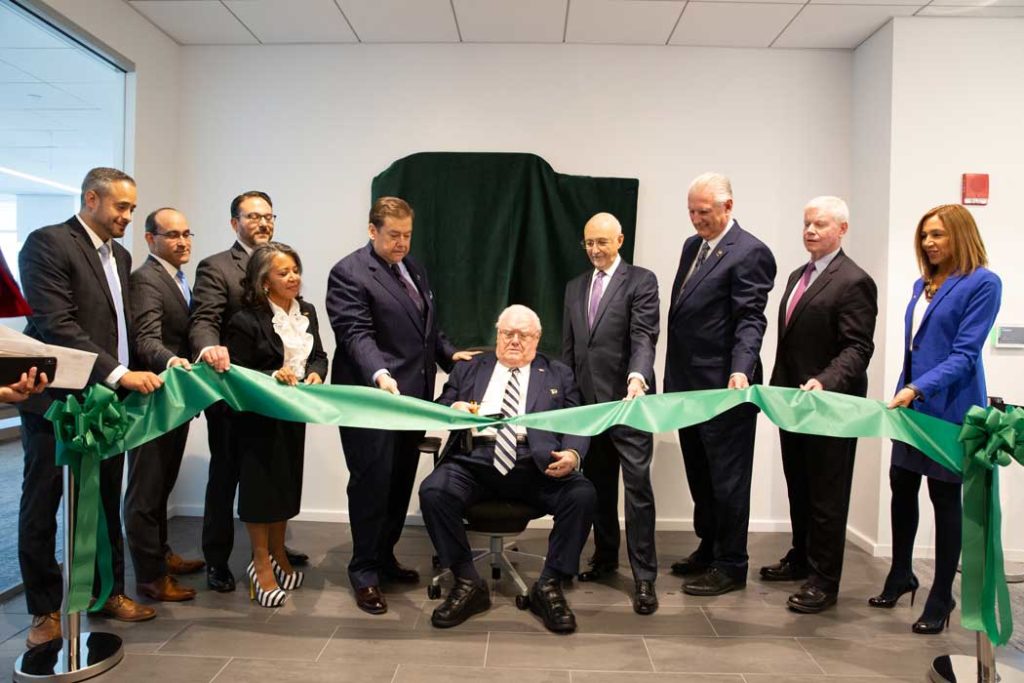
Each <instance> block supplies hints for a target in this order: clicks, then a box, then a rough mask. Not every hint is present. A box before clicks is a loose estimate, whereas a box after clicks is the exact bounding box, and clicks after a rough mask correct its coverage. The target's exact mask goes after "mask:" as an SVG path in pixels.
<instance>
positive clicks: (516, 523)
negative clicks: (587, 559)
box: [420, 436, 547, 609]
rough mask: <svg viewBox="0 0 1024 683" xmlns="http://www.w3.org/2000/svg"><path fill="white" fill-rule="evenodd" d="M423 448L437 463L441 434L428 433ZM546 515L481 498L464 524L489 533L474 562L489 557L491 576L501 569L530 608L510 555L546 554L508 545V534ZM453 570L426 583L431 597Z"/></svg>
mask: <svg viewBox="0 0 1024 683" xmlns="http://www.w3.org/2000/svg"><path fill="white" fill-rule="evenodd" d="M420 452H422V453H429V454H431V455H432V456H433V458H434V463H435V464H437V457H438V455H439V453H440V452H441V439H440V437H435V436H431V437H426V438H424V439H423V441H422V442H421V443H420ZM543 516H544V513H543V512H541V511H540V510H538V509H536V508H534V507H532V506H530V505H527V504H525V503H522V502H519V501H507V500H482V501H480V502H478V503H474V504H473V505H470V506H469V507H468V508H466V512H465V525H466V531H469V532H471V533H477V534H483V535H485V536H487V537H488V540H489V547H488V548H473V562H479V561H480V560H484V559H489V560H490V565H491V578H492V579H494V580H495V581H497V580H500V579H501V576H502V571H504V572H505V575H506V576H508V577H509V578H510V579H512V581H513V583H515V585H516V588H517V590H518V592H517V594H516V607H518V608H519V609H527V608H528V607H529V606H530V603H529V596H530V589H529V587H528V586H527V585H526V582H525V581H523V577H521V576H520V575H519V572H518V571H516V568H515V566H514V565H513V564H512V560H511V559H510V558H509V555H515V556H517V557H528V558H533V559H536V560H540V562H541V563H543V562H544V560H545V559H547V558H545V557H544V556H543V555H536V554H533V553H526V552H522V551H521V550H519V548H518V547H517V546H516V545H515V544H514V542H511V544H510V545H509V547H506V541H505V538H506V537H508V536H518V535H519V534H521V533H522V532H523V531H525V530H526V527H527V526H528V525H529V523H530V520H534V519H539V518H541V517H543ZM434 567H435V568H440V562H439V561H438V558H437V556H436V555H435V556H434ZM449 574H451V570H449V569H445V570H443V571H440V572H438V573H436V574H434V577H433V579H431V581H430V585H429V586H427V597H428V598H430V599H431V600H438V599H440V597H441V580H442V579H443V578H444V577H445V576H447V575H449Z"/></svg>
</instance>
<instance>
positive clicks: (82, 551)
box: [47, 364, 1024, 643]
mask: <svg viewBox="0 0 1024 683" xmlns="http://www.w3.org/2000/svg"><path fill="white" fill-rule="evenodd" d="M163 379H164V386H163V388H162V389H161V390H160V391H157V392H155V393H153V394H149V395H146V396H144V395H142V394H137V393H133V394H130V395H129V396H128V397H127V398H126V399H125V400H124V401H123V402H119V401H117V399H116V397H115V396H114V395H113V392H111V391H110V390H109V389H106V388H105V387H102V386H98V385H96V386H93V387H91V388H90V389H89V390H88V391H87V392H86V393H85V401H84V404H82V405H79V403H78V401H76V400H75V399H74V397H69V398H68V400H67V402H66V403H64V404H61V403H55V404H54V405H53V406H52V407H51V409H50V411H49V412H48V413H47V417H49V418H50V419H51V420H53V421H54V423H55V430H56V434H57V440H58V461H57V462H58V464H69V465H71V466H72V469H73V470H74V471H75V475H76V478H77V479H78V481H79V487H80V489H79V504H78V510H79V514H78V523H77V526H76V529H75V539H76V541H75V553H74V562H73V572H72V573H73V579H72V588H73V591H72V594H71V596H70V597H69V601H68V606H67V609H68V611H69V612H74V611H79V610H81V609H85V608H86V607H87V606H88V604H89V591H90V589H91V586H92V579H93V573H94V570H95V565H96V564H97V563H94V562H93V561H92V558H99V562H98V565H99V569H100V576H101V585H102V586H109V585H112V583H113V581H112V570H111V567H110V561H109V552H110V549H109V539H108V537H107V534H106V525H105V523H101V522H102V520H103V518H102V505H101V504H100V500H99V462H100V461H101V460H102V459H103V458H106V457H110V456H111V455H114V454H117V453H122V452H124V451H125V450H129V449H132V448H136V447H138V446H140V445H142V444H144V443H146V442H147V441H150V440H152V439H154V438H156V437H158V436H160V435H161V434H165V433H167V432H169V431H171V430H172V429H174V428H175V427H177V426H179V425H181V424H184V423H185V422H187V421H189V420H191V419H192V418H193V417H195V415H197V414H198V413H199V412H200V411H202V410H203V409H205V408H206V407H208V406H210V405H211V404H213V403H215V402H217V401H221V400H223V401H225V402H226V403H227V404H228V405H229V406H230V407H231V408H232V409H234V410H236V411H249V412H255V413H259V414H261V415H266V416H268V417H273V418H277V419H280V420H289V421H293V422H307V423H316V424H330V425H340V426H345V427H363V428H371V429H400V430H410V431H419V430H449V429H461V428H467V427H484V426H488V425H495V424H500V423H501V422H504V421H506V420H495V419H492V418H487V417H483V416H478V415H471V414H469V413H465V412H461V411H457V410H453V409H451V408H448V407H445V406H441V405H437V404H435V403H431V402H429V401H423V400H420V399H416V398H411V397H408V396H393V395H391V394H388V393H386V392H383V391H380V390H378V389H374V388H371V387H360V386H338V385H317V386H309V385H298V386H295V387H290V386H286V385H282V384H280V383H278V382H277V381H275V380H273V379H272V378H270V377H269V376H268V375H265V374H262V373H259V372H255V371H252V370H247V369H245V368H242V367H238V366H232V369H231V370H230V371H228V372H225V373H217V372H214V370H213V369H212V368H211V367H209V366H207V365H205V364H200V365H196V366H194V367H193V369H192V371H191V372H189V371H186V370H182V369H181V368H172V369H170V370H168V371H167V372H165V373H164V374H163ZM743 403H753V404H754V405H756V406H758V407H759V408H760V409H761V410H762V411H763V412H764V414H765V415H766V416H767V417H768V419H770V420H771V421H772V422H773V423H775V424H776V425H778V426H779V427H780V428H782V429H785V430H788V431H792V432H799V433H803V434H819V435H825V436H840V437H886V438H890V439H894V440H897V441H902V442H904V443H907V444H910V445H911V446H914V447H915V448H917V449H918V450H920V451H921V452H923V453H924V454H925V455H927V456H928V457H929V458H931V459H932V460H934V461H935V462H937V463H939V464H940V465H942V466H943V467H945V468H946V469H948V470H950V471H951V472H954V473H956V474H964V475H965V484H966V486H965V492H966V491H971V492H972V493H973V492H974V486H982V487H984V486H986V482H985V481H984V480H985V479H986V477H980V479H981V480H983V481H981V482H980V483H979V482H978V481H977V480H978V479H979V477H978V476H977V474H976V473H977V472H980V471H981V470H984V472H985V473H987V474H988V475H989V476H988V477H987V479H990V480H992V481H993V482H995V480H996V478H995V476H994V470H993V462H994V463H997V464H998V463H1003V461H1004V460H1005V457H1004V455H1003V454H1005V452H1006V447H1005V445H1006V444H1010V446H1009V448H1010V450H1011V451H1013V453H1014V454H1018V455H1019V452H1018V451H1017V450H1014V444H1016V443H1017V442H1018V441H1020V442H1021V443H1024V439H1017V437H1016V431H1013V430H1008V429H1006V428H1003V429H1000V430H999V431H998V434H999V436H997V437H992V438H989V437H988V436H987V434H989V433H990V432H989V431H988V429H989V426H988V423H987V421H984V420H983V421H982V423H980V424H979V423H978V422H977V420H973V421H971V422H969V423H968V424H969V425H970V426H971V428H972V431H971V432H970V434H971V435H972V436H971V438H972V439H973V440H972V441H971V444H975V447H969V448H968V452H970V453H973V454H975V457H972V458H969V459H967V460H966V463H967V470H966V472H965V470H964V458H963V457H962V456H961V454H962V453H963V447H962V446H961V444H960V440H961V439H962V438H963V437H962V434H961V427H960V426H959V425H955V424H952V423H950V422H946V421H945V420H940V419H938V418H935V417H931V416H928V415H924V414H922V413H919V412H915V411H912V410H905V409H897V410H889V409H888V408H887V407H886V404H885V403H883V402H881V401H873V400H869V399H864V398H859V397H856V396H847V395H845V394H837V393H832V392H821V391H801V390H799V389H787V388H780V387H766V386H762V385H755V386H751V387H749V388H747V389H742V390H733V389H712V390H707V391H689V392H681V393H672V394H656V395H652V396H644V397H641V398H638V399H635V400H633V401H615V402H611V403H602V404H597V405H589V406H579V407H576V408H566V409H562V410H554V411H549V412H544V413H531V414H528V415H517V416H515V417H512V418H509V419H508V420H507V422H509V423H512V424H519V425H523V426H527V427H531V428H534V429H543V430H547V431H552V432H559V433H569V434H578V435H584V436H593V435H595V434H600V433H602V432H604V431H605V430H607V429H608V428H609V427H612V426H615V425H628V426H630V427H633V428H635V429H640V430H643V431H648V432H666V431H671V430H674V429H680V428H683V427H688V426H691V425H695V424H699V423H701V422H705V421H707V420H709V419H711V418H712V417H715V416H716V415H720V414H721V413H724V412H725V411H727V410H730V409H732V408H735V407H736V406H739V405H741V404H743ZM978 410H980V409H978ZM988 419H989V418H986V420H988ZM1013 424H1014V425H1016V424H1019V420H1018V422H1015V423H1013ZM975 428H976V429H975ZM967 429H968V426H967V425H965V426H964V428H963V430H964V432H966V431H967ZM978 430H981V431H978ZM982 432H984V434H985V435H986V436H984V437H983V436H981V434H982ZM1011 432H1012V433H1011ZM992 439H997V440H998V443H999V444H1002V445H1001V446H998V445H997V446H990V445H989V444H990V443H991V442H992ZM980 444H983V445H980ZM979 450H981V451H983V452H984V453H985V454H986V455H985V456H984V457H981V458H980V461H979V457H980V456H977V451H979ZM982 462H983V463H986V464H981V463H982ZM1006 462H1008V460H1006ZM987 496H988V497H987V498H985V497H984V495H982V496H981V497H978V498H977V500H978V501H981V500H984V501H986V502H985V503H981V502H976V501H975V497H974V496H972V497H971V498H970V500H968V496H967V495H966V493H965V501H964V516H965V539H966V538H968V533H967V528H968V525H969V524H970V523H971V520H982V519H985V520H987V522H985V523H984V526H983V529H984V530H985V533H984V534H983V535H982V539H983V540H982V541H981V543H980V545H978V546H977V547H972V550H971V552H972V553H981V554H982V555H983V556H985V557H986V560H985V564H984V565H983V566H984V568H985V570H986V572H987V573H986V574H985V576H986V577H987V578H986V581H987V583H984V584H983V585H984V586H986V587H987V588H985V589H983V590H978V591H976V592H973V593H970V598H968V593H967V591H966V589H965V592H964V597H963V603H964V605H963V612H964V626H965V627H967V628H974V629H975V630H985V631H986V632H987V633H988V634H989V637H990V638H991V639H992V640H993V642H999V643H1004V642H1006V641H1005V638H1007V637H1009V628H1012V627H1007V625H1008V624H1010V621H1009V612H1008V611H1007V612H1006V613H1005V615H1004V618H1003V620H1002V621H1001V624H1002V625H1003V628H1002V629H1001V630H1000V629H999V628H997V627H996V626H995V624H994V618H991V619H989V618H988V617H985V616H983V617H982V619H981V620H980V622H979V621H969V620H968V616H967V615H968V614H972V615H976V614H978V613H982V614H983V615H984V614H988V615H989V616H990V617H991V615H992V614H994V611H995V607H994V605H995V593H996V591H997V589H998V586H999V585H1001V586H1002V590H1003V592H1004V593H1005V590H1006V587H1005V579H1004V578H1003V577H1002V575H1001V573H1000V574H994V573H992V572H994V571H995V566H994V564H993V563H994V562H995V560H996V558H997V557H998V559H999V562H998V565H999V572H1001V571H1002V549H1001V546H1000V545H999V541H1000V539H999V533H998V524H999V503H998V500H999V497H998V492H996V495H994V496H993V495H992V492H991V490H989V491H988V493H987ZM993 525H994V530H993ZM99 529H102V530H103V533H99V531H98V530H99ZM971 538H972V540H973V538H974V537H973V536H971ZM993 546H994V547H993ZM105 555H106V557H105ZM967 555H968V545H967V543H966V542H965V544H964V556H965V564H964V585H965V586H966V585H967V584H968V579H969V578H970V579H971V580H972V581H973V579H974V577H975V576H978V575H980V574H977V573H976V572H975V570H974V569H973V568H972V569H971V570H968V566H967V565H968V562H967V559H966V558H967ZM989 555H991V559H990V558H989ZM971 585H972V586H973V585H974V584H971ZM106 595H107V593H103V595H101V596H100V597H101V598H104V599H105V597H106ZM988 598H991V600H989V602H988V603H985V602H984V601H985V600H986V599H988ZM102 602H103V601H102V600H100V599H97V603H96V604H97V606H98V605H101V604H102ZM969 603H970V604H969ZM984 604H987V605H988V607H985V606H983V605H984ZM986 610H987V611H986ZM972 618H973V617H972ZM981 622H983V623H981ZM997 638H1002V640H1001V641H997Z"/></svg>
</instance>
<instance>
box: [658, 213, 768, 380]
mask: <svg viewBox="0 0 1024 683" xmlns="http://www.w3.org/2000/svg"><path fill="white" fill-rule="evenodd" d="M702 242H703V240H702V239H701V237H700V236H698V235H694V236H692V237H690V238H689V239H687V240H686V242H685V243H684V244H683V253H682V256H681V257H680V259H679V270H678V271H677V272H676V279H675V282H674V283H673V284H672V303H671V305H670V306H669V311H668V353H667V354H666V358H665V390H666V391H689V390H693V389H724V388H725V387H726V386H727V385H728V383H729V376H730V375H731V374H733V373H735V372H742V373H743V374H745V375H746V376H747V380H748V381H749V382H750V383H751V384H756V383H759V382H761V379H762V377H761V359H760V356H759V354H760V352H761V341H762V339H763V338H764V331H765V328H766V327H767V325H768V320H767V318H766V317H765V314H764V307H765V305H766V304H767V303H768V292H770V291H771V289H772V286H773V285H774V284H775V257H774V256H772V252H771V250H770V249H768V247H767V246H765V244H764V243H763V242H761V241H760V240H759V239H757V238H756V237H754V236H753V235H751V234H750V233H749V232H746V231H745V230H743V229H742V228H741V227H740V224H739V223H734V224H733V226H732V227H731V228H730V229H729V232H727V233H726V234H725V236H724V237H722V240H721V242H719V243H718V246H717V247H715V250H714V251H713V252H711V253H709V254H708V256H707V260H706V261H705V262H704V264H703V266H701V269H700V270H699V271H698V272H697V273H695V274H694V275H693V277H691V278H690V281H689V282H688V283H686V287H685V289H684V290H683V291H682V293H680V289H683V288H682V283H683V280H684V279H685V277H686V273H687V272H689V270H690V265H691V264H692V263H693V262H694V259H696V258H697V252H698V250H699V249H700V245H701V244H702Z"/></svg>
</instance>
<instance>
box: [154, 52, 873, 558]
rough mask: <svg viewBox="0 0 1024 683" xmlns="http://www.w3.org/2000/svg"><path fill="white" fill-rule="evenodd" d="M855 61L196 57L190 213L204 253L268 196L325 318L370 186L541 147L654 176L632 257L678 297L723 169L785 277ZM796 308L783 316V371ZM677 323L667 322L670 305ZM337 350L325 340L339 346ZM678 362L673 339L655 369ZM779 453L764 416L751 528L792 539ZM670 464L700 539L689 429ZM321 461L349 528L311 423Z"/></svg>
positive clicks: (187, 187) (834, 185)
mask: <svg viewBox="0 0 1024 683" xmlns="http://www.w3.org/2000/svg"><path fill="white" fill-rule="evenodd" d="M851 67H852V55H851V53H849V52H845V51H785V50H771V51H768V50H730V49H687V48H678V49H664V48H644V47H612V46H604V47H601V46H581V45H572V46H565V45H555V46H537V45H531V46H503V45H486V46H485V45H439V46H435V45H411V46H409V45H405V46H382V45H379V46H370V45H354V46H280V47H259V48H245V47H242V48H238V47H232V48H228V47H224V48H220V47H217V48H211V47H196V48H184V49H183V50H182V73H181V90H180V102H181V121H182V125H181V131H182V134H181V140H180V143H181V149H180V164H181V173H180V183H181V207H182V208H183V209H184V211H185V212H186V214H187V215H188V216H189V217H190V218H191V220H192V226H193V228H195V229H196V230H197V231H198V232H199V239H198V241H197V242H196V244H195V247H194V248H195V250H196V252H197V254H198V256H199V257H201V256H204V255H207V254H210V253H213V252H215V251H218V250H221V249H224V248H226V247H227V246H229V245H230V243H231V239H232V233H231V231H230V226H229V223H228V203H229V201H230V199H231V198H232V197H233V196H234V195H235V194H237V193H238V192H239V191H242V190H245V189H250V188H261V189H265V190H267V191H268V192H269V193H270V194H271V195H272V197H273V198H274V208H275V211H276V212H277V213H278V214H279V215H280V219H279V221H278V226H277V234H276V237H277V238H279V239H281V240H282V241H285V242H288V243H291V244H292V245H293V246H295V247H296V248H297V249H298V250H299V252H300V253H301V254H302V255H303V259H304V265H305V270H306V273H307V279H306V283H305V290H306V296H307V298H308V299H309V300H310V301H311V302H313V303H314V304H315V305H317V306H319V307H321V309H322V306H323V301H324V290H325V285H326V276H327V272H328V270H329V268H330V267H331V266H332V265H333V264H334V262H335V261H336V260H338V259H339V258H341V257H342V256H344V255H345V254H347V253H349V252H350V251H352V250H353V249H355V248H357V247H359V246H361V245H362V244H363V243H364V242H365V240H366V232H365V225H366V212H367V210H368V208H369V207H368V204H369V196H370V181H371V179H372V177H373V176H374V175H375V174H377V173H379V172H380V171H381V170H383V169H384V168H386V167H387V165H388V164H389V163H391V162H392V161H393V160H395V159H398V158H400V157H403V156H405V155H407V154H411V153H414V152H420V151H517V152H532V153H536V154H539V155H540V156H542V157H544V158H545V159H546V160H547V161H549V162H550V163H551V164H552V166H553V167H554V168H555V169H556V170H557V171H559V172H563V173H576V174H587V175H609V176H628V177H636V178H639V179H640V197H639V219H638V238H637V241H638V243H637V245H636V255H635V261H636V262H637V263H639V264H642V265H644V266H647V267H649V268H652V269H653V270H654V271H655V272H656V273H657V275H658V277H659V280H660V282H661V284H662V289H663V295H664V292H665V291H667V288H668V287H669V285H670V283H671V281H672V277H673V275H674V271H675V268H676V265H677V261H678V256H679V250H680V248H681V245H682V242H683V240H684V239H685V238H686V237H687V236H688V235H690V234H691V233H692V227H690V225H689V222H688V219H687V217H686V212H685V190H686V187H687V185H688V183H689V181H690V179H691V178H692V177H693V176H695V175H696V174H698V173H700V172H702V171H705V170H709V169H715V170H720V171H722V172H724V173H726V174H728V175H730V176H731V177H732V180H733V183H734V190H735V193H736V212H735V215H736V217H737V219H738V220H739V222H740V223H741V224H742V225H744V226H745V227H746V228H748V229H750V230H752V231H753V232H754V233H755V234H756V235H758V236H759V237H760V238H761V239H763V240H764V241H765V242H766V243H768V244H769V245H770V246H771V247H772V249H773V250H774V251H775V254H776V258H777V260H778V263H779V271H780V273H782V274H783V275H782V276H780V277H781V278H784V276H785V274H788V273H789V271H791V270H792V269H793V268H795V267H796V266H797V265H799V264H800V263H801V262H802V261H804V260H805V259H806V254H805V252H804V251H803V248H802V246H801V242H800V230H801V220H802V212H801V211H802V207H803V204H804V202H805V201H806V200H807V199H809V198H810V197H813V196H815V195H819V194H825V193H830V194H840V195H846V194H848V192H849V190H850V144H849V141H850V139H851V128H850V109H851V99H850V93H851V71H852V69H851ZM823 84H827V87H823ZM580 228H581V230H582V226H580ZM854 241H856V238H854ZM780 281H781V282H784V279H781V280H780ZM780 295H781V293H780V292H779V291H775V292H773V296H772V298H771V301H770V304H769V315H768V317H769V320H770V321H771V323H770V324H769V330H768V335H767V337H766V343H765V350H764V352H763V358H764V359H765V362H766V365H767V366H768V367H769V368H770V366H771V364H772V360H773V358H774V347H775V334H776V330H775V325H774V319H775V311H777V307H778V299H779V297H780ZM444 305H449V306H451V305H457V303H456V302H445V304H444ZM662 309H663V316H662V318H663V319H664V312H665V311H667V302H665V301H663V305H662ZM495 314H497V311H495ZM331 336H332V335H331V334H330V332H329V331H328V332H327V335H326V338H325V340H324V341H325V343H326V344H327V345H328V346H330V347H332V348H333V341H334V340H333V339H332V338H331ZM663 357H664V336H663V339H662V343H661V347H660V349H659V368H658V372H659V375H660V372H661V362H660V359H661V358H663ZM194 424H195V428H194V429H193V438H192V439H190V442H189V447H188V460H187V462H186V463H185V466H184V467H183V471H182V479H181V482H180V485H179V487H178V490H177V491H176V495H175V499H174V500H175V502H176V503H177V509H178V510H179V511H182V512H188V513H192V514H195V513H198V512H199V511H200V510H201V503H202V490H203V489H202V486H203V482H204V481H205V452H206V449H205V447H204V443H203V439H204V436H203V434H202V428H201V426H200V424H201V423H194ZM776 444H777V436H776V431H775V430H774V429H773V428H772V427H771V426H770V425H769V423H767V422H762V424H761V425H760V426H759V434H758V448H757V455H756V458H755V479H754V481H755V482H756V484H755V490H754V493H753V501H752V512H751V528H752V529H754V530H764V529H780V528H787V527H788V509H787V503H786V496H785V487H784V481H783V475H782V468H781V465H780V464H779V461H778V453H777V445H776ZM656 454H657V456H656V458H655V464H654V470H655V477H654V478H655V482H656V491H655V493H656V496H657V505H658V517H659V524H661V526H662V527H663V528H672V527H673V526H676V527H678V528H690V526H689V523H688V520H689V519H690V517H691V510H692V506H691V502H690V497H689V494H688V492H687V489H686V485H685V480H684V478H683V470H682V463H681V456H680V453H679V447H678V444H677V441H676V438H675V436H674V435H673V434H663V435H660V436H659V437H658V439H657V442H656ZM306 463H307V464H306V477H305V490H304V498H303V517H304V518H307V519H344V513H345V511H346V502H345V494H344V490H345V483H346V480H347V472H346V470H345V467H344V463H343V460H342V456H341V450H340V445H339V441H338V437H337V433H336V431H335V430H334V429H333V428H329V427H312V428H311V429H310V438H309V441H308V446H307V451H306ZM426 467H427V464H426V463H423V468H422V470H423V471H422V472H421V474H422V473H423V472H425V471H426ZM416 507H417V505H416V502H415V500H414V503H413V510H412V511H413V512H415V509H416ZM761 559H774V558H761ZM755 561H756V559H755Z"/></svg>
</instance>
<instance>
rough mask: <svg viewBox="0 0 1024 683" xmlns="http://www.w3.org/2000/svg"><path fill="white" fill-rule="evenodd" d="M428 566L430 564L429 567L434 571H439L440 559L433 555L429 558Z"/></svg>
mask: <svg viewBox="0 0 1024 683" xmlns="http://www.w3.org/2000/svg"><path fill="white" fill-rule="evenodd" d="M430 564H431V566H432V567H433V568H434V569H440V568H441V558H440V557H438V556H437V555H434V556H433V557H431V558H430Z"/></svg>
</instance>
